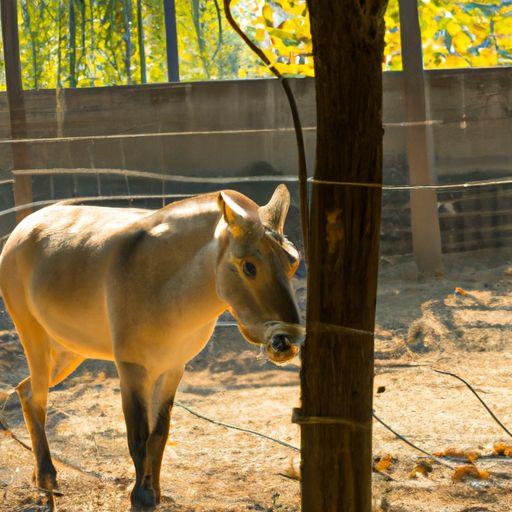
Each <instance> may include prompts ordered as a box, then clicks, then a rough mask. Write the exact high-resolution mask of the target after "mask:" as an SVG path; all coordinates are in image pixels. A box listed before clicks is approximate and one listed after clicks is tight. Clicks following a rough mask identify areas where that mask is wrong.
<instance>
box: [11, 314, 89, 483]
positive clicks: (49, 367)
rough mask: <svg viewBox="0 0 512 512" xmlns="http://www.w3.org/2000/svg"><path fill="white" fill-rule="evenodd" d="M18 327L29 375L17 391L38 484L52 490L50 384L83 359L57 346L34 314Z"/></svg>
mask: <svg viewBox="0 0 512 512" xmlns="http://www.w3.org/2000/svg"><path fill="white" fill-rule="evenodd" d="M17 327H18V334H19V336H20V340H21V342H22V345H23V348H24V349H25V355H26V356H27V361H28V365H29V369H30V377H28V378H26V379H25V380H23V381H22V382H20V383H19V384H18V386H17V387H16V391H17V392H18V396H19V398H20V402H21V407H22V410H23V416H24V418H25V424H26V426H27V430H28V432H29V434H30V439H31V441H32V450H33V452H34V457H35V462H36V470H35V472H34V477H35V484H36V485H37V487H40V488H42V489H47V490H53V489H55V488H56V487H57V471H56V470H55V467H54V465H53V462H52V459H51V455H50V449H49V447H48V440H47V438H46V432H45V424H46V408H47V402H48V388H49V387H50V386H54V385H56V384H58V383H59V382H60V381H62V380H64V379H65V378H66V377H67V376H68V375H69V374H70V373H72V372H73V371H74V370H75V369H76V367H77V366H78V365H79V364H80V363H81V362H82V361H83V359H82V358H81V357H79V356H77V355H76V354H73V353H71V352H68V351H65V350H62V349H60V348H58V346H57V345H56V344H55V343H54V342H52V340H51V338H50V337H49V336H48V335H47V334H46V332H45V331H44V329H43V328H42V327H41V326H40V325H39V324H38V323H37V322H36V321H35V320H34V319H32V318H30V320H29V321H25V322H23V325H20V324H19V322H18V324H17Z"/></svg>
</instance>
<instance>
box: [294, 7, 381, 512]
mask: <svg viewBox="0 0 512 512" xmlns="http://www.w3.org/2000/svg"><path fill="white" fill-rule="evenodd" d="M385 6H386V0H345V1H343V2H335V1H333V0H308V7H309V12H310V19H311V32H312V37H313V48H314V50H313V51H314V55H315V76H316V103H317V150H316V169H315V178H314V181H313V190H312V207H311V219H310V239H309V241H310V249H309V268H308V312H307V340H306V343H305V347H304V350H303V354H302V371H301V388H302V407H301V409H300V410H298V411H295V415H294V420H295V422H297V423H299V424H301V434H302V437H301V450H302V483H301V485H302V511H303V512H320V511H321V512H370V511H371V507H372V500H371V480H372V469H371V464H372V397H373V370H374V369H373V350H374V343H373V338H374V335H373V331H374V323H375V302H376V292H377V274H378V261H379V237H380V215H381V195H382V189H381V187H382V136H383V129H382V58H383V50H384V20H383V16H384V9H385ZM329 182H331V184H330V183H329ZM357 183H360V184H361V185H355V184H357Z"/></svg>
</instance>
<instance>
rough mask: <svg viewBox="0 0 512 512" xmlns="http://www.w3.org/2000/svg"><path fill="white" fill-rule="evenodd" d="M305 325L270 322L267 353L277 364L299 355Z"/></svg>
mask: <svg viewBox="0 0 512 512" xmlns="http://www.w3.org/2000/svg"><path fill="white" fill-rule="evenodd" d="M304 334H305V330H304V327H302V326H301V325H298V324H288V323H284V322H268V324H267V330H266V335H267V336H266V337H267V340H268V341H267V347H266V353H267V356H268V358H269V359H270V360H271V361H273V362H274V363H276V364H285V363H287V362H289V361H290V360H291V359H293V358H294V357H296V356H297V354H298V353H299V350H300V348H299V347H300V345H301V344H302V343H303V341H304Z"/></svg>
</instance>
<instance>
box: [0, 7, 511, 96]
mask: <svg viewBox="0 0 512 512" xmlns="http://www.w3.org/2000/svg"><path fill="white" fill-rule="evenodd" d="M175 2H176V18H177V27H178V46H179V60H180V76H181V79H182V80H183V81H190V80H217V79H233V78H246V77H266V76H270V73H269V71H268V70H267V69H266V68H265V66H263V65H262V64H261V63H260V62H259V60H258V58H257V57H256V56H255V55H254V54H253V53H252V52H251V51H250V49H249V48H247V47H246V45H245V44H244V43H243V41H241V39H240V38H239V37H238V35H236V34H235V33H234V32H233V30H232V29H231V27H230V26H229V24H228V23H227V22H226V20H225V18H224V14H223V5H222V0H175ZM232 10H233V14H234V16H235V18H236V19H237V20H238V22H239V23H240V25H241V26H242V28H243V29H244V30H245V31H246V33H247V34H248V35H249V37H250V38H251V39H252V40H253V41H254V42H255V43H256V44H258V45H259V46H260V48H261V49H262V50H263V51H264V52H265V54H266V55H267V57H268V58H269V59H270V60H271V62H272V63H273V64H274V65H275V66H276V67H277V68H278V69H279V70H280V71H281V72H282V73H283V74H285V75H290V76H312V75H313V73H314V68H313V58H312V46H311V36H310V31H309V16H308V12H307V8H306V0H232ZM419 10H420V21H421V28H422V38H423V49H424V64H425V68H428V69H431V68H453V67H481V66H497V65H511V64H512V0H502V1H498V0H456V1H452V0H419ZM18 17H19V27H20V30H19V31H20V48H21V55H20V56H21V62H22V72H23V73H22V74H23V85H24V87H25V88H27V89H32V88H36V89H37V88H55V87H93V86H103V85H115V84H131V83H146V82H149V83H154V82H165V81H166V80H167V63H166V51H165V23H164V10H163V0H20V1H19V2H18ZM385 21H386V27H387V29H386V52H385V58H384V62H383V69H385V70H399V69H401V66H402V62H401V52H400V23H399V13H398V0H390V2H389V6H388V9H387V12H386V17H385ZM141 56H142V58H141ZM2 89H5V70H4V65H3V48H2V42H1V40H0V90H2Z"/></svg>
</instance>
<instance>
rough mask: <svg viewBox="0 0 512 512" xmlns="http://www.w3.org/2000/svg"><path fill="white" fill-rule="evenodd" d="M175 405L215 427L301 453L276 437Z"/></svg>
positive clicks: (179, 403) (298, 449)
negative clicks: (249, 435) (259, 438)
mask: <svg viewBox="0 0 512 512" xmlns="http://www.w3.org/2000/svg"><path fill="white" fill-rule="evenodd" d="M174 405H175V406H177V407H181V408H182V409H185V411H187V412H189V413H190V414H192V415H193V416H196V417H197V418H200V419H202V420H205V421H208V422H209V423H213V424H214V425H219V426H220V427H225V428H230V429H232V430H238V431H239V432H245V433H246V434H252V435H253V436H258V437H261V438H263V439H266V440H267V441H272V442H273V443H276V444H280V445H281V446H284V447H285V448H290V449H291V450H294V451H296V452H300V448H297V447H296V446H293V445H291V444H288V443H285V442H284V441H281V440H280V439H275V438H274V437H270V436H267V435H266V434H262V433H261V432H257V431H256V430H250V429H248V428H243V427H237V426H236V425H230V424H229V423H224V422H222V421H217V420H213V419H212V418H208V416H205V415H204V414H201V413H200V412H197V411H195V410H194V409H191V408H190V407H188V406H187V405H185V404H183V403H181V402H174Z"/></svg>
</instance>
